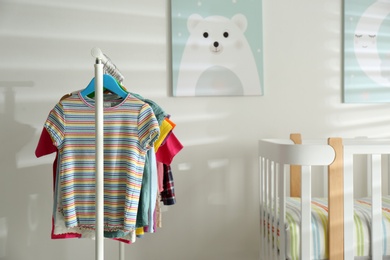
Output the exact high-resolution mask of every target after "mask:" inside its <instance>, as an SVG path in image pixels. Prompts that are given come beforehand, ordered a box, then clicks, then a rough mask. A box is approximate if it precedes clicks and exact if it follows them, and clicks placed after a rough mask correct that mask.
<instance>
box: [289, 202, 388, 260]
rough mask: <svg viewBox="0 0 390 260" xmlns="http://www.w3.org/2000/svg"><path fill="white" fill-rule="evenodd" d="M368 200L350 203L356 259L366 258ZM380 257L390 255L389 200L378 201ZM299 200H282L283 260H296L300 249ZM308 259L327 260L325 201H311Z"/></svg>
mask: <svg viewBox="0 0 390 260" xmlns="http://www.w3.org/2000/svg"><path fill="white" fill-rule="evenodd" d="M370 200H371V199H370V198H361V199H356V200H355V202H354V210H355V212H354V251H355V252H354V253H355V257H356V259H365V257H367V256H369V255H370V221H371V220H370V218H371V201H370ZM382 208H383V214H382V230H383V237H384V241H383V255H386V256H388V255H390V196H384V197H383V198H382ZM300 213H301V212H300V199H299V198H287V200H286V225H285V228H286V234H287V236H286V237H287V241H286V242H287V243H286V246H287V248H286V252H287V254H288V255H287V258H288V259H291V260H295V259H299V249H300V238H299V236H300V232H299V227H300V217H301V216H300V215H301V214H300ZM311 219H312V229H311V230H312V235H311V239H312V242H311V248H312V250H311V252H312V257H311V259H328V256H327V253H326V252H327V251H328V243H327V226H328V201H327V199H326V198H314V199H312V214H311Z"/></svg>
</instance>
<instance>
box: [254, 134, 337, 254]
mask: <svg viewBox="0 0 390 260" xmlns="http://www.w3.org/2000/svg"><path fill="white" fill-rule="evenodd" d="M334 157H335V152H334V150H333V149H332V147H330V146H329V145H295V144H293V143H292V142H291V141H289V140H287V141H285V140H284V141H283V140H260V141H259V167H260V223H261V224H260V227H261V228H260V232H261V234H260V235H261V245H260V253H261V258H260V259H267V260H268V259H285V255H286V251H285V250H286V234H285V232H284V223H286V201H285V198H286V176H287V174H289V170H290V168H289V167H290V166H291V165H300V166H301V170H302V173H301V181H302V184H301V199H302V200H301V212H302V220H301V228H300V233H301V234H300V239H301V242H300V247H301V248H300V252H301V259H310V254H311V249H310V233H311V206H310V203H311V170H312V166H321V165H322V166H327V165H329V164H331V163H332V161H333V160H334ZM278 234H279V236H278Z"/></svg>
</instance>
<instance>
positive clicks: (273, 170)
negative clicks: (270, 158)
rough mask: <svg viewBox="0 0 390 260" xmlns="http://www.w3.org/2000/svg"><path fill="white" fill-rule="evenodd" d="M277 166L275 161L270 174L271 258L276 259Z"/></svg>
mask: <svg viewBox="0 0 390 260" xmlns="http://www.w3.org/2000/svg"><path fill="white" fill-rule="evenodd" d="M278 168H279V165H278V164H277V163H274V164H273V168H272V176H273V191H272V205H273V212H272V216H274V217H273V221H272V231H273V232H272V259H275V260H277V259H278V245H277V240H278V236H277V228H278V217H277V216H278V200H277V198H278Z"/></svg>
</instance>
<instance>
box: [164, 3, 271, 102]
mask: <svg viewBox="0 0 390 260" xmlns="http://www.w3.org/2000/svg"><path fill="white" fill-rule="evenodd" d="M261 14H262V2H261V0H245V1H239V0H171V23H172V28H171V32H172V93H173V96H176V97H183V96H255V95H257V96H260V95H263V92H264V90H263V89H264V80H263V55H264V53H263V39H262V15H261Z"/></svg>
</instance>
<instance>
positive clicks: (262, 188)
mask: <svg viewBox="0 0 390 260" xmlns="http://www.w3.org/2000/svg"><path fill="white" fill-rule="evenodd" d="M259 172H260V192H259V196H260V198H259V199H260V259H264V257H265V255H264V248H265V246H264V240H265V238H264V236H265V230H264V158H263V157H261V156H260V157H259Z"/></svg>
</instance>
